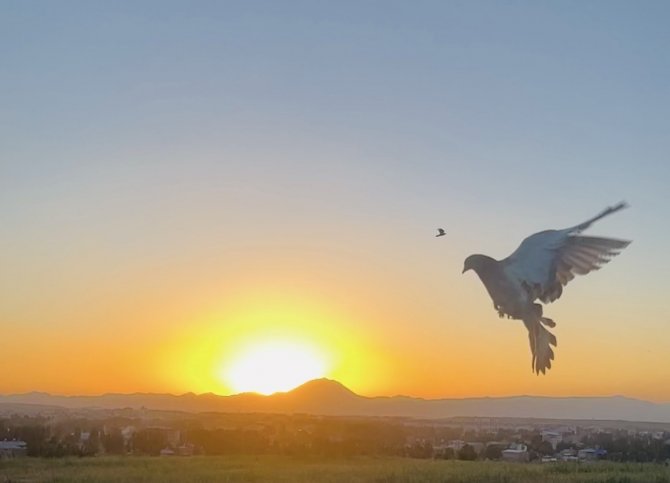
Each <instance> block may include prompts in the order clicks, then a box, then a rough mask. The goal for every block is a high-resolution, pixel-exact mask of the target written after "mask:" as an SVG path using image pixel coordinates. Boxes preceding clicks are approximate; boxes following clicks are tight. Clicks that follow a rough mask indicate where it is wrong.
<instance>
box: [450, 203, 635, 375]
mask: <svg viewBox="0 0 670 483" xmlns="http://www.w3.org/2000/svg"><path fill="white" fill-rule="evenodd" d="M627 206H628V205H627V204H626V203H624V202H621V203H619V204H617V205H616V206H613V207H609V208H607V209H606V210H605V211H603V212H602V213H600V214H599V215H597V216H595V217H593V218H591V219H590V220H587V221H585V222H584V223H580V224H579V225H576V226H573V227H571V228H566V229H563V230H547V231H541V232H539V233H535V234H534V235H531V236H529V237H528V238H526V239H525V240H523V242H522V243H521V245H520V246H519V248H517V249H516V251H515V252H514V253H512V254H511V255H510V256H509V257H507V258H505V259H504V260H494V259H493V258H491V257H488V256H486V255H470V256H469V257H468V258H466V259H465V264H464V266H463V273H465V272H467V271H468V270H470V269H472V270H474V271H475V272H476V273H477V275H479V278H480V279H481V281H482V283H483V284H484V286H485V287H486V290H487V291H488V293H489V295H490V296H491V299H492V300H493V307H494V308H495V309H496V310H497V311H498V315H499V316H500V317H504V316H507V317H508V318H511V319H517V320H522V321H523V323H524V325H525V326H526V328H527V329H528V338H529V340H530V351H531V354H532V359H531V365H532V369H533V371H534V372H535V373H536V374H539V373H540V372H542V374H544V373H545V371H546V370H547V369H551V361H552V360H553V359H554V351H553V350H552V348H551V346H552V345H553V346H556V337H555V336H554V334H552V333H551V332H549V331H548V330H547V329H546V328H544V327H543V325H546V326H547V327H555V326H556V324H555V323H554V321H553V320H551V319H549V318H546V317H543V315H542V305H540V304H538V303H534V302H535V300H537V299H539V300H540V301H541V302H543V303H545V304H547V303H550V302H553V301H554V300H557V299H558V298H559V297H560V296H561V294H562V293H563V287H564V286H565V285H567V283H568V282H569V281H570V280H572V279H573V278H574V277H575V274H577V275H585V274H587V273H589V272H590V271H592V270H598V269H599V268H600V267H601V265H604V264H605V263H607V262H609V261H610V259H611V258H612V257H614V256H615V255H618V254H619V252H621V250H623V249H624V248H626V247H627V246H628V245H629V244H630V241H625V240H615V239H612V238H599V237H590V236H579V233H581V232H582V231H584V230H586V229H587V228H588V227H589V226H591V225H592V224H593V223H595V222H596V221H598V220H600V219H601V218H604V217H606V216H608V215H611V214H612V213H616V212H617V211H619V210H622V209H624V208H626V207H627Z"/></svg>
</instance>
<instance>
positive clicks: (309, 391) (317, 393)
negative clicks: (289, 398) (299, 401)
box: [288, 377, 358, 399]
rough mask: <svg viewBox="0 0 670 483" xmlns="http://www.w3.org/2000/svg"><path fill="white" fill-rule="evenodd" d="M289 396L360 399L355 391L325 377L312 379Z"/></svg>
mask: <svg viewBox="0 0 670 483" xmlns="http://www.w3.org/2000/svg"><path fill="white" fill-rule="evenodd" d="M288 394H292V395H296V396H303V397H312V398H319V399H321V398H328V399H332V398H342V397H358V395H357V394H355V393H354V392H353V391H351V390H350V389H348V388H347V387H346V386H344V384H342V383H340V382H338V381H335V380H333V379H327V378H325V377H323V378H321V379H312V380H311V381H307V382H306V383H304V384H302V385H300V386H298V387H296V388H295V389H293V390H292V391H289V393H288Z"/></svg>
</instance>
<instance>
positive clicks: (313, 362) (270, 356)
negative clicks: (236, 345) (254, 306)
mask: <svg viewBox="0 0 670 483" xmlns="http://www.w3.org/2000/svg"><path fill="white" fill-rule="evenodd" d="M325 375H326V363H325V361H324V357H323V356H322V355H321V354H319V353H318V352H317V351H316V350H314V348H312V347H310V346H309V345H307V344H306V343H301V342H296V341H286V340H269V341H264V342H257V343H253V344H251V345H249V346H248V347H246V348H244V349H243V350H242V351H240V353H239V355H238V356H237V357H236V358H235V359H234V360H233V361H232V362H231V363H229V364H227V365H226V366H225V367H223V368H222V372H221V377H222V379H223V380H224V381H225V382H226V384H227V385H228V386H229V387H230V388H232V389H233V390H234V391H235V392H238V393H239V392H257V393H260V394H272V393H275V392H279V391H288V390H291V389H293V388H294V387H296V386H299V385H300V384H302V383H304V382H307V381H309V380H311V379H317V378H320V377H324V376H325Z"/></svg>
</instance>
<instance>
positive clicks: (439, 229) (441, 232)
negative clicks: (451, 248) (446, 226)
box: [435, 228, 447, 238]
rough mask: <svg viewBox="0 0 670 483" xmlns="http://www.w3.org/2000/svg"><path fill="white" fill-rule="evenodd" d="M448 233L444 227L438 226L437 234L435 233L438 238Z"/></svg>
mask: <svg viewBox="0 0 670 483" xmlns="http://www.w3.org/2000/svg"><path fill="white" fill-rule="evenodd" d="M446 234H447V233H446V232H445V231H444V230H443V229H442V228H438V229H437V235H435V237H436V238H437V237H438V236H444V235H446Z"/></svg>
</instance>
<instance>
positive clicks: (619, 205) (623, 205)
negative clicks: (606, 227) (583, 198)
mask: <svg viewBox="0 0 670 483" xmlns="http://www.w3.org/2000/svg"><path fill="white" fill-rule="evenodd" d="M624 208H628V203H626V202H625V201H621V202H619V203H617V204H616V205H614V206H609V207H607V208H606V209H605V210H604V211H603V212H601V213H599V214H598V215H596V216H594V217H593V218H591V219H590V220H586V221H585V222H584V223H580V224H579V225H577V226H574V227H572V228H570V229H569V231H570V232H571V233H579V232H581V231H584V230H586V229H587V228H588V227H590V226H591V225H592V224H594V223H595V222H596V221H598V220H601V219H603V218H605V217H606V216H609V215H611V214H613V213H616V212H617V211H620V210H623V209H624Z"/></svg>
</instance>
